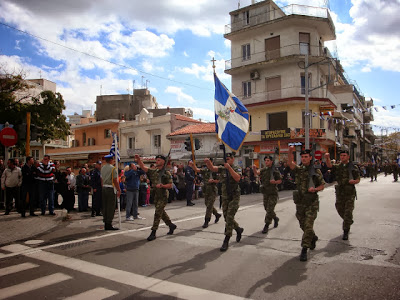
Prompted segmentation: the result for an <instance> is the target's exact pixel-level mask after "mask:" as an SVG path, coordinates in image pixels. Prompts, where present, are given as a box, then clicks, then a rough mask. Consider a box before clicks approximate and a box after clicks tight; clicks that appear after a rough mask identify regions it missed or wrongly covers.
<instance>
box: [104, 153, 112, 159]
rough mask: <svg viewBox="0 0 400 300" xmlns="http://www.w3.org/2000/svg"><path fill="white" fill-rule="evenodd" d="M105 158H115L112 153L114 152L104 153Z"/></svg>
mask: <svg viewBox="0 0 400 300" xmlns="http://www.w3.org/2000/svg"><path fill="white" fill-rule="evenodd" d="M104 158H114V155H112V154H107V155H104Z"/></svg>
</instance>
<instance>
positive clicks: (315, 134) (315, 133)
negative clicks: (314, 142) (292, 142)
mask: <svg viewBox="0 0 400 300" xmlns="http://www.w3.org/2000/svg"><path fill="white" fill-rule="evenodd" d="M305 134H306V133H305V129H304V128H294V129H292V130H291V131H290V138H292V139H297V138H304V137H305ZM325 136H326V132H325V129H314V128H310V138H320V137H325Z"/></svg>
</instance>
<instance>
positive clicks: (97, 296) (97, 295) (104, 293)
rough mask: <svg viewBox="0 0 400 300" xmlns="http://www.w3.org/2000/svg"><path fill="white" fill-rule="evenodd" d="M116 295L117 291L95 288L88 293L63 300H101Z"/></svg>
mask: <svg viewBox="0 0 400 300" xmlns="http://www.w3.org/2000/svg"><path fill="white" fill-rule="evenodd" d="M117 294H118V292H117V291H112V290H108V289H105V288H95V289H92V290H90V291H86V292H83V293H80V294H78V295H75V296H72V297H68V298H65V299H64V300H102V299H106V298H108V297H111V296H114V295H117Z"/></svg>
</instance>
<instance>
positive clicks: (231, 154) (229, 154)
mask: <svg viewBox="0 0 400 300" xmlns="http://www.w3.org/2000/svg"><path fill="white" fill-rule="evenodd" d="M226 157H232V158H235V153H227V154H226Z"/></svg>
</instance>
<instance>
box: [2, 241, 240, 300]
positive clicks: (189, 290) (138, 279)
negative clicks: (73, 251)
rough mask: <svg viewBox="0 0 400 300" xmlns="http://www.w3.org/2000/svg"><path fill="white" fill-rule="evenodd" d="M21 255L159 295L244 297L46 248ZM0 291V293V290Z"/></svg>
mask: <svg viewBox="0 0 400 300" xmlns="http://www.w3.org/2000/svg"><path fill="white" fill-rule="evenodd" d="M7 248H8V251H11V252H14V251H15V252H21V250H23V249H24V248H25V250H29V247H27V246H24V245H18V244H14V245H10V246H8V247H7ZM32 250H33V249H32ZM24 255H25V256H28V257H32V258H34V259H37V260H41V261H45V262H51V263H52V264H54V265H58V266H61V267H64V268H67V269H71V270H75V271H78V272H82V273H85V274H89V275H93V276H96V277H100V278H103V279H107V280H111V281H115V282H117V283H122V284H126V285H128V286H132V287H135V288H138V289H140V290H145V291H151V292H154V293H158V294H161V295H168V296H171V297H174V298H177V299H190V300H196V299H198V300H203V299H207V298H209V299H219V300H235V299H246V298H243V297H237V296H235V295H229V294H223V293H219V292H214V291H210V290H205V289H201V288H197V287H192V286H187V285H183V284H179V283H175V282H169V281H165V280H161V279H157V278H152V277H147V276H143V275H139V274H134V273H130V272H127V271H122V270H118V269H114V268H110V267H106V266H102V265H97V264H94V263H91V262H86V261H83V260H79V259H76V258H72V257H67V256H62V255H59V254H54V253H50V252H44V251H41V250H36V251H33V252H30V253H28V252H27V253H26V254H24ZM51 276H54V275H51ZM0 295H1V296H3V293H2V290H0ZM0 299H4V298H0Z"/></svg>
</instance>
